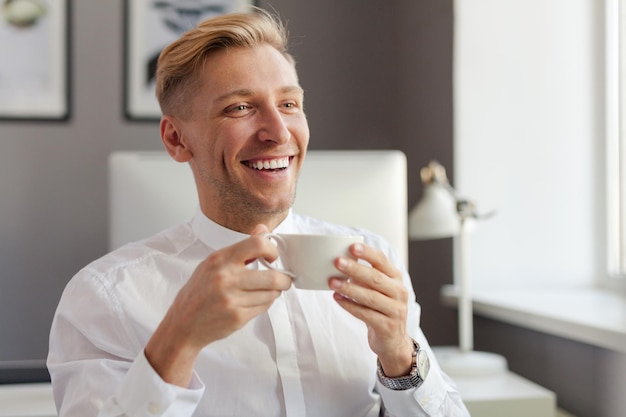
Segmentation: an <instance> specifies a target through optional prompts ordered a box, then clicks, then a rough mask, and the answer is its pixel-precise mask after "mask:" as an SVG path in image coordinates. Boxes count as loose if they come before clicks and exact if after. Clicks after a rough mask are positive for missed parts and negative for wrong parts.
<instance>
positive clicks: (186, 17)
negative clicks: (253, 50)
mask: <svg viewBox="0 0 626 417" xmlns="http://www.w3.org/2000/svg"><path fill="white" fill-rule="evenodd" d="M255 3H256V2H255V1H252V0H125V25H124V28H125V48H124V49H125V51H124V66H125V69H124V71H125V77H124V113H125V116H126V118H127V119H130V120H158V119H159V118H160V117H161V109H160V108H159V104H158V102H157V99H156V96H155V89H154V75H155V70H156V63H157V59H158V57H159V54H160V53H161V50H162V49H163V48H164V47H165V46H167V45H168V44H170V43H171V42H173V41H175V40H176V39H178V38H179V37H180V35H182V34H183V33H184V32H186V31H188V30H190V29H192V28H193V27H195V26H196V25H197V24H198V22H200V21H202V20H204V19H207V18H209V17H213V16H217V15H222V14H226V13H231V12H235V11H240V10H246V9H248V8H250V6H253V5H255Z"/></svg>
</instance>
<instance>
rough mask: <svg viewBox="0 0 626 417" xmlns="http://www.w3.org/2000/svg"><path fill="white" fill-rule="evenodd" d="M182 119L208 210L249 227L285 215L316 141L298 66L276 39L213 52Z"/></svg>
mask: <svg viewBox="0 0 626 417" xmlns="http://www.w3.org/2000/svg"><path fill="white" fill-rule="evenodd" d="M203 71H204V73H203V74H204V75H203V83H202V85H201V88H200V89H199V91H198V92H197V94H196V95H195V97H194V98H193V99H192V102H191V103H192V116H191V117H190V118H189V119H188V120H185V121H182V125H181V126H182V129H181V131H182V138H181V141H184V142H185V144H186V145H187V146H188V147H189V149H190V151H191V153H192V157H191V160H190V164H191V167H192V169H193V171H194V175H195V178H196V183H197V187H198V192H199V196H200V204H201V207H202V210H203V211H204V213H205V214H207V215H208V216H209V217H210V218H212V219H213V220H215V221H216V222H218V223H220V224H222V225H224V226H227V227H230V228H232V229H234V230H239V231H242V232H247V231H248V230H246V229H248V228H249V227H251V226H253V225H254V224H256V223H257V222H260V221H263V222H265V223H266V224H267V223H272V222H273V221H276V220H282V218H284V215H285V214H286V213H287V211H288V209H289V208H290V207H291V205H292V204H293V200H294V198H295V188H296V182H297V177H298V173H299V172H300V168H301V166H302V162H303V160H304V156H305V153H306V148H307V145H308V141H309V129H308V124H307V121H306V117H305V115H304V109H303V91H302V88H300V85H299V83H298V77H297V74H296V71H295V68H294V67H293V65H292V64H291V63H289V62H288V61H287V60H286V59H285V58H284V57H283V56H282V55H281V54H280V53H279V52H278V51H277V50H276V49H274V48H272V47H271V46H269V45H263V46H259V47H256V48H245V49H244V48H233V49H228V50H221V51H219V52H216V53H215V54H213V55H211V56H210V57H209V58H208V59H207V61H206V64H205V66H204V68H203Z"/></svg>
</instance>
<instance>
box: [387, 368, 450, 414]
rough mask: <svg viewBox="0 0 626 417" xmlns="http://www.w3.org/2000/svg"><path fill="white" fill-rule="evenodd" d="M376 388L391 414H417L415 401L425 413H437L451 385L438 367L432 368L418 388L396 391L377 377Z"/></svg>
mask: <svg viewBox="0 0 626 417" xmlns="http://www.w3.org/2000/svg"><path fill="white" fill-rule="evenodd" d="M376 388H377V391H378V393H379V394H380V395H381V397H382V400H383V404H384V406H385V410H387V411H388V412H389V413H390V414H391V415H394V416H403V415H415V403H416V402H417V404H419V406H420V407H421V408H422V410H423V411H424V413H425V415H429V416H430V415H437V412H438V410H441V407H442V406H443V403H444V401H445V400H446V397H447V394H448V391H450V386H449V385H448V384H447V383H446V382H445V380H444V379H443V377H442V375H441V372H440V371H439V372H438V369H436V368H435V369H432V368H431V371H430V372H429V373H428V376H427V377H426V379H424V382H423V383H422V384H421V385H420V386H419V387H418V388H411V389H407V390H404V391H395V390H391V389H389V388H387V387H385V386H384V385H383V384H381V383H380V381H378V378H376Z"/></svg>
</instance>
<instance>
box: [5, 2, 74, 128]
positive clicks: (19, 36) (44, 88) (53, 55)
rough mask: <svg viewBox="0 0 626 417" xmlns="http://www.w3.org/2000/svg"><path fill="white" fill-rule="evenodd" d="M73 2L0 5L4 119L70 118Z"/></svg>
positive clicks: (6, 3) (7, 3)
mask: <svg viewBox="0 0 626 417" xmlns="http://www.w3.org/2000/svg"><path fill="white" fill-rule="evenodd" d="M68 2H69V0H0V57H2V58H1V59H0V119H11V120H21V119H26V120H66V119H68V118H69V115H70V103H69V101H70V91H69V82H70V74H69V71H70V68H69V67H70V66H69V60H70V58H69V55H70V48H69V26H70V25H69V23H70V22H69V15H70V10H69V3H68Z"/></svg>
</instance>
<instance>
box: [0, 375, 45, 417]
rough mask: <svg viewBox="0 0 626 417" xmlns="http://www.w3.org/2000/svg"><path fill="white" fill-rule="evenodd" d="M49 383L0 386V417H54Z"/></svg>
mask: <svg viewBox="0 0 626 417" xmlns="http://www.w3.org/2000/svg"><path fill="white" fill-rule="evenodd" d="M56 415H57V410H56V408H55V406H54V399H53V397H52V386H51V385H50V384H49V383H38V384H8V385H0V417H56Z"/></svg>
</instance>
